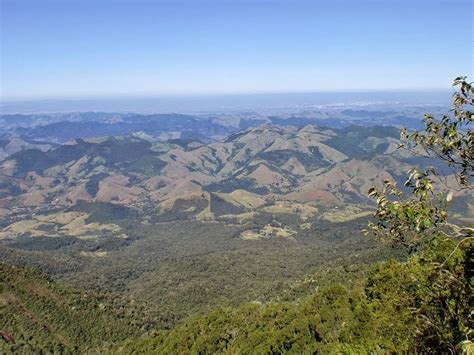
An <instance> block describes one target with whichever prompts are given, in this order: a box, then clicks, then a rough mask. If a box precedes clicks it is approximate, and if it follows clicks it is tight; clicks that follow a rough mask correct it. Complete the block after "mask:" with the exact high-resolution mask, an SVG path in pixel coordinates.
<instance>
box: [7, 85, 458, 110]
mask: <svg viewBox="0 0 474 355" xmlns="http://www.w3.org/2000/svg"><path fill="white" fill-rule="evenodd" d="M450 95H451V92H450V91H447V90H446V91H441V90H440V91H385V92H318V93H291V94H258V95H219V96H218V95H215V96H166V97H155V98H153V97H148V98H107V99H76V100H33V101H10V102H4V103H2V104H1V106H0V113H3V114H5V113H38V112H42V113H48V112H50V113H51V112H76V111H103V112H136V113H168V112H178V113H199V112H222V113H231V112H238V111H245V110H249V111H260V110H289V109H294V110H297V109H301V110H303V109H318V108H324V107H344V106H361V107H364V106H383V107H389V106H390V105H446V104H448V103H449V100H450Z"/></svg>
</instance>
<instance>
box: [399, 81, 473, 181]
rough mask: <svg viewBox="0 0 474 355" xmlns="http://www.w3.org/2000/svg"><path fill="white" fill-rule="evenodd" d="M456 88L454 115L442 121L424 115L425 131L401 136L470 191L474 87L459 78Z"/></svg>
mask: <svg viewBox="0 0 474 355" xmlns="http://www.w3.org/2000/svg"><path fill="white" fill-rule="evenodd" d="M453 86H455V87H456V88H457V89H458V90H457V91H456V92H455V93H454V95H453V107H452V109H451V115H444V116H442V117H441V118H440V119H436V118H435V117H433V116H432V115H425V118H424V124H425V128H424V130H423V131H416V132H411V133H409V132H407V131H406V130H403V131H402V135H401V136H402V138H404V139H405V140H407V141H408V143H411V144H412V145H415V146H419V147H422V148H424V149H425V150H426V151H427V152H428V153H429V154H430V155H432V156H435V157H437V158H439V159H441V160H443V161H444V162H446V163H447V164H448V165H449V166H451V167H452V168H454V169H455V170H456V172H457V177H458V178H459V183H460V184H461V186H463V187H468V186H469V184H470V181H471V179H472V178H473V177H474V132H473V131H472V126H473V123H474V112H473V111H471V110H472V109H473V105H474V87H473V85H472V83H469V82H467V81H466V77H458V78H456V79H455V80H454V83H453ZM409 146H410V144H409Z"/></svg>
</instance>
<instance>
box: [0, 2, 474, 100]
mask: <svg viewBox="0 0 474 355" xmlns="http://www.w3.org/2000/svg"><path fill="white" fill-rule="evenodd" d="M0 2H1V13H0V16H1V18H0V19H1V33H0V35H1V37H0V41H1V56H0V59H1V63H0V65H1V78H0V83H1V87H0V89H1V91H0V98H1V100H2V101H8V100H27V99H60V98H67V99H71V98H94V97H146V96H154V95H161V96H166V95H208V94H241V93H246V94H251V93H284V92H317V91H359V90H360V91H364V90H365V91H366V90H436V89H446V88H449V86H450V84H451V81H452V79H453V78H454V77H455V76H458V75H471V74H472V71H473V67H472V65H473V64H472V63H473V59H474V58H473V52H472V46H473V29H472V26H473V25H472V21H473V20H472V19H473V8H472V1H471V0H378V1H376V0H370V1H369V0H366V1H364V0H358V1H356V0H345V1H342V0H331V1H329V0H321V1H319V0H313V1H302V0H286V1H284V0H274V1H270V0H267V1H264V0H253V1H250V0H249V1H231V0H214V1H204V0H203V1H200V0H188V1H184V0H174V1H160V0H156V1H151V0H149V1H145V0H126V1H125V0H95V1H92V0H0Z"/></svg>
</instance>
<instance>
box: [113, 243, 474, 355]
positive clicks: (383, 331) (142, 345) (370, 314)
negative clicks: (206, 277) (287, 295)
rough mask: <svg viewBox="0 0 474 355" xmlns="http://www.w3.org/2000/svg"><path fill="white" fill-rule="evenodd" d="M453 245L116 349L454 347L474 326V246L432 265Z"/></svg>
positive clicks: (411, 349)
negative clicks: (473, 315)
mask: <svg viewBox="0 0 474 355" xmlns="http://www.w3.org/2000/svg"><path fill="white" fill-rule="evenodd" d="M454 247H455V243H454V242H453V241H451V240H449V239H446V238H439V239H435V240H433V241H432V243H431V244H430V246H429V247H427V248H425V249H424V251H423V252H422V253H420V254H418V255H416V256H413V257H411V258H410V259H409V260H408V261H406V262H398V261H395V260H392V261H388V262H385V263H379V264H376V265H374V266H373V267H372V268H371V269H370V271H369V273H368V274H367V276H365V277H361V278H359V279H358V280H356V281H355V282H353V284H352V285H351V286H347V285H346V286H343V285H341V284H339V283H332V284H329V285H326V286H323V287H321V288H320V289H318V290H317V291H315V292H313V293H312V294H311V295H309V296H306V297H302V298H300V299H298V300H297V301H294V302H280V303H269V304H264V305H262V304H255V303H253V304H247V305H244V306H241V307H239V308H234V309H232V308H223V309H219V310H216V311H214V312H211V313H209V314H207V315H206V316H202V317H196V318H193V319H190V320H188V321H186V322H184V323H183V324H181V325H179V326H178V327H176V328H174V329H173V330H171V331H168V332H158V333H156V334H155V335H154V336H150V337H147V338H144V339H140V340H136V341H132V342H128V343H126V344H124V345H122V346H119V347H116V348H114V349H113V352H118V351H122V352H124V353H131V352H139V353H141V352H149V353H151V352H154V351H159V352H164V353H169V354H172V353H183V352H184V353H186V352H193V353H225V352H229V353H236V352H237V353H240V352H242V353H285V352H296V353H301V352H304V353H313V352H317V353H325V354H327V353H371V352H381V353H387V352H396V353H400V352H409V353H414V352H427V353H429V352H437V353H439V352H441V353H448V352H451V351H456V349H457V347H456V346H457V344H459V343H460V342H462V341H463V340H465V338H464V334H465V330H466V329H468V328H469V327H471V328H472V323H471V322H470V320H469V313H470V311H471V308H470V306H472V304H469V301H470V300H472V296H473V295H472V284H471V282H472V278H473V273H472V265H473V262H474V259H473V251H474V248H473V245H472V244H471V246H470V247H469V248H467V249H466V251H464V252H462V251H460V250H458V251H457V252H456V253H455V254H454V255H452V256H451V257H450V258H449V261H448V262H447V263H445V264H444V265H443V267H442V268H437V269H434V268H433V263H437V264H440V263H443V262H444V261H445V260H446V259H447V257H448V255H449V254H450V253H451V252H452V250H453V249H454ZM420 306H421V308H420ZM414 309H419V310H418V312H419V313H418V314H415V313H414V312H413V310H414ZM425 320H426V321H425ZM433 320H434V321H433Z"/></svg>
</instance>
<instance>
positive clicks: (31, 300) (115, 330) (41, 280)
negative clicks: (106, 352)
mask: <svg viewBox="0 0 474 355" xmlns="http://www.w3.org/2000/svg"><path fill="white" fill-rule="evenodd" d="M155 323H156V319H153V318H152V317H150V316H149V314H148V313H147V312H146V310H145V308H143V307H141V306H139V305H138V304H136V303H134V302H133V301H131V300H127V299H125V298H121V297H114V296H113V295H105V294H98V293H94V292H90V291H88V292H86V291H78V290H74V289H69V288H65V287H60V286H58V285H56V284H55V283H54V282H52V281H51V280H50V279H49V278H48V277H46V276H45V275H43V274H41V273H38V272H37V271H34V270H31V269H27V268H19V267H15V266H11V265H7V264H4V263H0V331H1V332H2V333H0V352H1V353H7V352H19V353H30V352H35V353H53V352H54V353H58V352H63V351H66V350H67V351H68V352H71V353H77V352H78V351H79V350H85V349H87V348H89V347H93V346H98V345H102V344H104V343H107V342H117V341H124V340H125V339H127V338H130V337H136V336H138V335H139V334H143V333H144V332H145V331H147V330H148V329H150V328H152V327H153V326H154V324H155ZM2 337H3V339H2ZM7 338H8V339H7Z"/></svg>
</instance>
